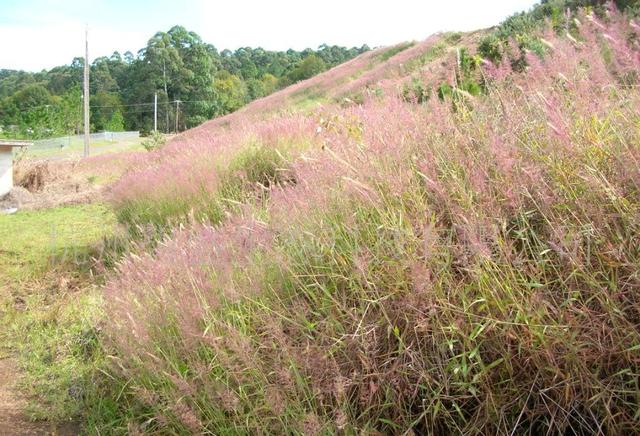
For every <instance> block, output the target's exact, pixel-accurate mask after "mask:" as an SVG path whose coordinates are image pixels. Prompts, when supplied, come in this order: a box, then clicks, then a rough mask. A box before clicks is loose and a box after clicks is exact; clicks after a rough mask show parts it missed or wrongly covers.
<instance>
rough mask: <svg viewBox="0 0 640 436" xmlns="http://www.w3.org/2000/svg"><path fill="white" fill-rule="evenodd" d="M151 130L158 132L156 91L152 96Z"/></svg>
mask: <svg viewBox="0 0 640 436" xmlns="http://www.w3.org/2000/svg"><path fill="white" fill-rule="evenodd" d="M153 131H154V132H155V133H158V93H157V92H156V93H155V95H154V96H153Z"/></svg>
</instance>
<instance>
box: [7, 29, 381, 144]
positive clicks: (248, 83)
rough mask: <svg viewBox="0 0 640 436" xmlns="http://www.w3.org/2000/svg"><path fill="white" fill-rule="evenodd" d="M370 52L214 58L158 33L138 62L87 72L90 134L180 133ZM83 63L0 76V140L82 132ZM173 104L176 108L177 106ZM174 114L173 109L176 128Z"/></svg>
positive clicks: (203, 46)
mask: <svg viewBox="0 0 640 436" xmlns="http://www.w3.org/2000/svg"><path fill="white" fill-rule="evenodd" d="M367 50H369V47H367V46H366V45H364V46H362V47H360V48H356V47H353V48H346V47H339V46H328V45H321V46H320V47H318V49H317V50H311V49H306V50H303V51H295V50H287V51H285V52H283V51H268V50H264V49H262V48H250V47H243V48H239V49H237V50H235V51H231V50H223V51H221V52H219V51H218V50H217V49H216V48H215V47H214V46H213V45H211V44H207V43H205V42H203V41H202V39H201V38H200V36H198V35H197V34H196V33H194V32H190V31H188V30H187V29H185V28H184V27H182V26H175V27H173V28H172V29H171V30H169V31H168V32H158V33H156V34H155V35H154V36H153V38H151V39H150V40H149V42H148V43H147V46H146V47H145V48H143V49H142V50H140V51H139V52H138V53H137V55H134V54H132V53H131V52H126V53H124V55H121V54H120V53H118V52H114V53H113V54H112V55H111V56H110V57H99V58H97V59H95V60H94V61H93V63H92V64H91V70H90V78H91V80H90V93H91V102H90V104H91V130H92V131H101V130H110V131H120V130H141V131H143V132H145V131H146V132H148V131H150V130H151V129H152V128H153V101H154V94H156V93H157V94H158V128H159V130H161V131H164V132H170V131H174V130H175V129H176V127H177V129H178V130H184V129H187V128H190V127H193V126H196V125H198V124H200V123H202V122H204V121H206V120H208V119H211V118H213V117H215V116H219V115H224V114H226V113H229V112H233V111H235V110H236V109H238V108H240V107H242V106H243V105H245V104H247V103H248V102H250V101H252V100H255V99H257V98H260V97H263V96H266V95H268V94H270V93H272V92H274V91H276V90H278V89H280V88H283V87H285V86H288V85H290V84H293V83H295V82H298V81H300V80H304V79H307V78H310V77H312V76H314V75H316V74H318V73H320V72H322V71H325V70H326V69H328V68H331V67H333V66H335V65H338V64H340V63H342V62H345V61H347V60H349V59H352V58H353V57H355V56H357V55H359V54H361V53H363V52H365V51H367ZM83 68H84V59H83V58H75V59H73V62H71V64H70V65H64V66H59V67H55V68H53V69H51V70H49V71H42V72H38V73H31V72H25V71H14V70H0V135H1V136H13V137H23V138H42V137H48V136H56V135H66V134H69V133H76V132H80V131H81V129H82V98H83V97H82V77H83ZM176 101H180V103H176ZM176 110H179V116H178V117H177V121H178V122H177V124H176Z"/></svg>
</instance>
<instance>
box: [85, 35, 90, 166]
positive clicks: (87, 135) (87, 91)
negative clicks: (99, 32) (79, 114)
mask: <svg viewBox="0 0 640 436" xmlns="http://www.w3.org/2000/svg"><path fill="white" fill-rule="evenodd" d="M84 44H85V47H84V48H85V50H84V157H88V156H89V129H90V128H91V126H90V125H89V25H87V27H85V31H84Z"/></svg>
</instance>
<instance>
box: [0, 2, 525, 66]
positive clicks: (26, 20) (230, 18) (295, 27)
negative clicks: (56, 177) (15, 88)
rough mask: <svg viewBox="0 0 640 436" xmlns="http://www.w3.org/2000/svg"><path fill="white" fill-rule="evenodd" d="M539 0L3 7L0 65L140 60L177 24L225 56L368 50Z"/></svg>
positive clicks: (482, 21)
mask: <svg viewBox="0 0 640 436" xmlns="http://www.w3.org/2000/svg"><path fill="white" fill-rule="evenodd" d="M534 3H536V2H535V0H444V1H442V0H439V1H436V0H433V1H432V0H388V1H376V0H322V1H318V2H313V3H312V2H304V1H301V0H270V1H267V0H223V1H215V0H210V1H207V0H154V1H147V0H142V1H140V0H59V1H54V0H0V68H10V69H24V70H29V71H38V70H41V69H45V68H46V69H49V68H52V67H54V66H57V65H62V64H68V63H70V62H71V60H72V59H73V58H74V57H76V56H82V55H83V52H84V26H85V23H87V24H88V25H89V43H90V47H89V50H90V54H89V56H90V58H91V59H95V58H96V57H98V56H108V55H110V54H111V53H113V52H114V51H116V50H117V51H119V52H121V53H124V52H126V51H131V52H133V53H134V54H135V53H136V52H137V51H138V50H139V49H141V48H142V47H144V46H145V45H146V42H147V40H148V39H149V38H150V37H151V36H153V34H154V33H155V32H157V31H159V30H164V31H166V30H169V29H170V28H171V27H172V26H173V25H176V24H180V25H183V26H185V27H186V28H187V29H189V30H193V31H195V32H196V33H198V34H199V35H200V36H201V37H202V39H203V40H204V41H205V42H208V43H211V44H213V45H215V46H216V47H217V48H218V49H220V50H221V49H224V48H230V49H236V48H238V47H242V46H251V47H258V46H260V47H263V48H265V49H269V50H284V49H288V48H294V49H298V50H300V49H304V48H307V47H311V48H317V47H318V46H319V45H320V44H322V43H327V44H330V45H332V44H338V45H344V46H349V47H351V46H361V45H362V44H369V45H370V46H371V47H374V46H379V45H390V44H395V43H398V42H401V41H407V40H422V39H425V38H426V37H428V36H429V35H431V34H432V33H434V32H438V31H442V30H473V29H478V28H483V27H489V26H492V25H494V24H497V23H498V22H500V21H501V20H502V19H504V18H505V17H507V16H508V15H510V14H512V13H514V12H519V11H522V10H527V9H529V8H530V7H531V6H532V5H533V4H534Z"/></svg>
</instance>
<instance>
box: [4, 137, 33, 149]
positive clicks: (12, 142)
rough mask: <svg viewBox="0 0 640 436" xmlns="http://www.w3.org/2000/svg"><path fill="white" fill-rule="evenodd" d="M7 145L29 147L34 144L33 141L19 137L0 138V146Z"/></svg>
mask: <svg viewBox="0 0 640 436" xmlns="http://www.w3.org/2000/svg"><path fill="white" fill-rule="evenodd" d="M7 145H8V146H9V147H28V146H30V145H33V142H29V141H21V140H18V139H0V147H2V146H7Z"/></svg>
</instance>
